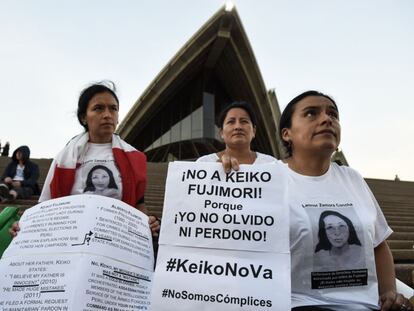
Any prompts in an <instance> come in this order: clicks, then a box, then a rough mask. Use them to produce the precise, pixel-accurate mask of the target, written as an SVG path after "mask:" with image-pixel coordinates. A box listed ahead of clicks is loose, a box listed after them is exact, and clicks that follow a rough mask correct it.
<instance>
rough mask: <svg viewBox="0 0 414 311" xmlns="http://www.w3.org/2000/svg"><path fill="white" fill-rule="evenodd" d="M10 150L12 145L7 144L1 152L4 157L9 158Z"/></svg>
mask: <svg viewBox="0 0 414 311" xmlns="http://www.w3.org/2000/svg"><path fill="white" fill-rule="evenodd" d="M9 150H10V143H9V142H6V144H5V145H4V147H3V151H2V152H1V156H2V157H8V156H9Z"/></svg>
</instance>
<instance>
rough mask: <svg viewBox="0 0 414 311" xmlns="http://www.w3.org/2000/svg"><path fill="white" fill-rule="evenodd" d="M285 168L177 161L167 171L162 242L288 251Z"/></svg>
mask: <svg viewBox="0 0 414 311" xmlns="http://www.w3.org/2000/svg"><path fill="white" fill-rule="evenodd" d="M284 174H285V170H284V168H283V167H282V166H281V165H280V164H260V165H242V166H241V169H240V171H238V172H236V171H231V172H230V173H229V174H225V173H224V171H223V168H222V165H221V164H219V163H202V164H200V163H193V162H174V163H171V164H170V166H169V170H168V177H167V183H166V192H165V201H164V209H163V218H162V219H163V225H162V228H161V233H160V241H159V243H160V244H168V245H181V246H195V247H209V248H222V249H235V250H248V251H252V250H255V251H273V252H285V253H288V252H289V250H290V248H289V239H280V236H288V234H289V222H288V219H289V218H288V217H289V211H288V209H287V205H284V204H285V202H286V197H285V196H286V184H287V179H286V178H284V177H283V176H284Z"/></svg>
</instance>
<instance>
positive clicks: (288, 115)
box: [279, 90, 338, 157]
mask: <svg viewBox="0 0 414 311" xmlns="http://www.w3.org/2000/svg"><path fill="white" fill-rule="evenodd" d="M308 96H322V97H325V98H327V99H329V100H330V101H331V102H332V103H333V105H334V107H335V108H336V110H337V111H338V106H337V105H336V103H335V101H334V100H333V99H332V98H331V97H330V96H328V95H326V94H323V93H321V92H318V91H313V90H311V91H306V92H304V93H302V94H299V95H298V96H296V97H295V98H294V99H292V100H291V101H290V102H289V103H288V104H287V106H286V107H285V109H284V110H283V113H282V115H281V117H280V121H279V137H280V139H281V140H282V143H283V145H284V146H285V148H286V151H287V153H288V156H289V157H290V156H291V155H292V146H291V144H290V143H289V142H287V141H285V140H284V139H283V137H282V130H283V129H284V128H290V127H291V126H292V115H293V112H294V111H295V106H296V104H297V103H298V102H300V101H301V100H302V99H304V98H306V97H308Z"/></svg>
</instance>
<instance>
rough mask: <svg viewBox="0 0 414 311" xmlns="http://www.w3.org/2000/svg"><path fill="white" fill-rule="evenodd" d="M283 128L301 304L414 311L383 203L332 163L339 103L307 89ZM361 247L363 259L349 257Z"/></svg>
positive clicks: (295, 300) (296, 305) (295, 294)
mask: <svg viewBox="0 0 414 311" xmlns="http://www.w3.org/2000/svg"><path fill="white" fill-rule="evenodd" d="M279 130H280V131H279V133H280V135H281V138H282V141H283V143H284V145H285V147H286V149H287V152H288V155H289V156H288V158H287V159H286V163H287V168H288V171H289V179H290V180H289V183H290V186H289V192H290V193H291V194H290V196H289V197H290V199H289V205H290V211H291V212H290V223H291V230H290V231H291V232H290V245H291V258H292V259H291V264H292V307H293V310H378V308H380V309H381V310H412V306H411V304H410V302H409V301H408V300H407V299H406V298H404V297H403V296H402V295H400V294H398V293H397V292H396V283H395V282H396V281H395V272H394V264H393V258H392V254H391V251H390V249H389V247H388V245H387V243H386V241H385V239H386V238H387V237H388V236H389V235H390V234H391V233H392V230H391V228H390V227H389V226H388V224H387V222H386V220H385V218H384V216H383V214H382V212H381V210H380V208H379V206H378V203H377V201H376V200H375V198H374V196H373V195H372V193H371V191H370V189H369V188H368V186H367V184H366V183H365V181H364V179H363V178H362V177H361V175H359V174H358V173H357V172H356V171H354V170H353V169H351V168H349V167H345V166H339V165H337V164H336V163H332V162H331V156H332V154H333V153H334V152H335V150H336V149H337V148H338V145H339V142H340V138H341V127H340V124H339V113H338V107H337V105H336V103H335V101H334V100H333V99H332V98H331V97H329V96H327V95H324V94H322V93H319V92H316V91H308V92H305V93H303V94H300V95H299V96H297V97H295V98H294V99H293V100H292V101H291V102H290V103H289V104H288V105H287V106H286V108H285V110H284V111H283V113H282V116H281V120H280V124H279ZM352 230H353V232H352V234H351V231H352ZM324 237H326V239H325V240H324V239H323V238H324ZM356 237H357V238H356ZM356 250H358V252H359V253H360V257H361V258H357V257H358V256H356V257H355V258H354V256H348V255H347V254H350V253H352V252H354V253H355V252H356ZM320 252H323V253H324V257H325V258H323V260H322V261H321V260H320V259H318V256H317V254H318V253H320ZM344 261H346V264H345V262H344ZM323 262H325V263H326V262H329V265H328V264H323Z"/></svg>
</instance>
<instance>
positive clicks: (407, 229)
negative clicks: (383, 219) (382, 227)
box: [391, 225, 414, 232]
mask: <svg viewBox="0 0 414 311" xmlns="http://www.w3.org/2000/svg"><path fill="white" fill-rule="evenodd" d="M391 229H392V230H394V232H414V225H411V226H391Z"/></svg>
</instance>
